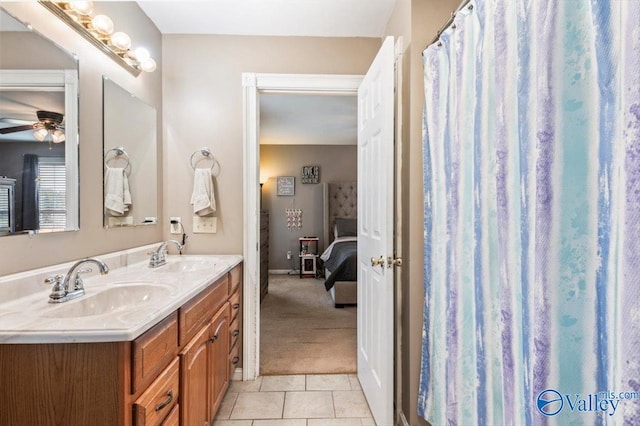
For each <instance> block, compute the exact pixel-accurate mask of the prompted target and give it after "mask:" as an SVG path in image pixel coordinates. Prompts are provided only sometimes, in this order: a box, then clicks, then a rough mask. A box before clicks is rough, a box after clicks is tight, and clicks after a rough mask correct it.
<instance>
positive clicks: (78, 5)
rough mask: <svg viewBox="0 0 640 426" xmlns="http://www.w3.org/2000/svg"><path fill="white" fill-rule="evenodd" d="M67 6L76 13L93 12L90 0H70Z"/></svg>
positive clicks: (85, 13)
mask: <svg viewBox="0 0 640 426" xmlns="http://www.w3.org/2000/svg"><path fill="white" fill-rule="evenodd" d="M69 7H71V10H73V11H74V12H75V13H77V14H78V15H89V14H91V12H93V2H92V1H72V2H71V3H69Z"/></svg>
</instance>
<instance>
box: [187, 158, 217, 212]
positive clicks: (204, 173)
mask: <svg viewBox="0 0 640 426" xmlns="http://www.w3.org/2000/svg"><path fill="white" fill-rule="evenodd" d="M191 204H193V214H195V215H198V216H206V215H209V214H211V213H213V212H215V211H216V199H215V195H214V192H213V176H212V175H211V169H196V170H195V173H194V175H193V193H192V194H191Z"/></svg>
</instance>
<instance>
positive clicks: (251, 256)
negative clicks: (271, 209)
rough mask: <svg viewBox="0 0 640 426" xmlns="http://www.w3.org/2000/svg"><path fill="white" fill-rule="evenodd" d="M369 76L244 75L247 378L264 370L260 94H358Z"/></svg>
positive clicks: (244, 377) (244, 363) (244, 375)
mask: <svg viewBox="0 0 640 426" xmlns="http://www.w3.org/2000/svg"><path fill="white" fill-rule="evenodd" d="M363 78H364V76H363V75H338V74H260V73H243V74H242V91H243V142H244V146H243V160H242V164H243V230H244V235H243V256H244V270H243V272H244V273H243V276H244V279H243V293H242V297H243V299H242V302H243V317H242V319H243V327H242V328H243V334H242V335H243V338H242V344H243V346H242V348H243V350H242V380H255V379H256V378H257V377H258V375H259V374H260V280H259V272H260V271H259V265H260V262H259V259H260V244H259V241H258V237H259V235H260V180H259V179H260V174H259V170H260V138H259V130H260V93H261V92H262V93H267V92H268V93H300V94H314V93H315V94H331V93H335V94H345V93H349V94H351V93H353V94H354V95H357V94H358V87H359V86H360V83H361V82H362V79H363Z"/></svg>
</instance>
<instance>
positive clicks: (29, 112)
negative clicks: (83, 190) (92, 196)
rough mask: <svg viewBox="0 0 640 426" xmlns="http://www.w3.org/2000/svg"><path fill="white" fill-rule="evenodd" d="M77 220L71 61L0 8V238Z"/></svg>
mask: <svg viewBox="0 0 640 426" xmlns="http://www.w3.org/2000/svg"><path fill="white" fill-rule="evenodd" d="M78 216H79V202H78V62H77V60H76V58H74V57H73V56H72V55H71V54H69V53H67V52H65V51H64V50H63V49H61V48H60V47H59V46H57V45H56V44H54V43H53V42H51V41H50V40H48V39H47V38H45V37H43V36H42V35H41V34H38V33H37V32H35V31H33V30H32V29H31V28H29V27H27V26H26V25H24V24H23V23H21V22H19V21H18V20H17V19H15V18H14V17H12V16H11V15H9V14H8V13H7V12H6V11H5V10H4V9H2V8H0V235H2V236H4V235H13V234H22V233H27V232H59V231H71V230H78V227H79V226H78Z"/></svg>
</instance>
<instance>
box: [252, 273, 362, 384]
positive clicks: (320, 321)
mask: <svg viewBox="0 0 640 426" xmlns="http://www.w3.org/2000/svg"><path fill="white" fill-rule="evenodd" d="M356 309H357V308H356V307H355V306H350V307H346V308H343V309H336V308H335V307H334V306H333V301H332V300H331V296H330V295H329V293H328V292H327V291H326V290H325V289H324V282H323V281H322V280H319V279H311V278H304V279H300V278H298V277H297V276H290V275H269V293H268V294H267V296H266V297H265V299H264V301H263V302H262V304H261V305H260V374H261V375H274V374H323V373H324V374H326V373H355V372H356V367H357V366H356V362H357V349H356V346H357V328H356V327H357V317H356Z"/></svg>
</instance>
